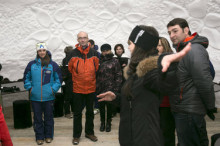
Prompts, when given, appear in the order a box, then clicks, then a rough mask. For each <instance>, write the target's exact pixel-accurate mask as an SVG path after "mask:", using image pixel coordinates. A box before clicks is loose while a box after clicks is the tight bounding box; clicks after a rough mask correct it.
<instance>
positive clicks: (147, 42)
mask: <svg viewBox="0 0 220 146" xmlns="http://www.w3.org/2000/svg"><path fill="white" fill-rule="evenodd" d="M129 40H130V41H132V42H133V43H134V44H135V45H136V46H138V47H140V48H142V49H144V50H146V51H147V50H151V49H152V48H155V47H157V45H158V42H159V37H157V36H153V35H151V34H149V33H148V32H147V31H145V30H143V29H142V28H140V27H139V26H136V27H135V28H134V29H133V30H132V32H131V34H130V36H129Z"/></svg>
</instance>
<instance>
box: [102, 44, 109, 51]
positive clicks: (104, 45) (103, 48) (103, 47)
mask: <svg viewBox="0 0 220 146" xmlns="http://www.w3.org/2000/svg"><path fill="white" fill-rule="evenodd" d="M111 49H112V48H111V46H110V45H109V44H103V45H102V46H101V51H108V50H111Z"/></svg>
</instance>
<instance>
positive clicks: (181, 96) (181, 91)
mask: <svg viewBox="0 0 220 146" xmlns="http://www.w3.org/2000/svg"><path fill="white" fill-rule="evenodd" d="M182 99H183V87H182V88H181V90H180V100H182Z"/></svg>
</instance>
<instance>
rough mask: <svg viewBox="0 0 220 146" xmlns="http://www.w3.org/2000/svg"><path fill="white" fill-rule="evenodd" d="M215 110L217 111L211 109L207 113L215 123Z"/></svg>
mask: <svg viewBox="0 0 220 146" xmlns="http://www.w3.org/2000/svg"><path fill="white" fill-rule="evenodd" d="M214 110H215V109H210V110H208V111H207V115H208V117H209V118H210V119H211V120H213V121H214V120H215V115H214Z"/></svg>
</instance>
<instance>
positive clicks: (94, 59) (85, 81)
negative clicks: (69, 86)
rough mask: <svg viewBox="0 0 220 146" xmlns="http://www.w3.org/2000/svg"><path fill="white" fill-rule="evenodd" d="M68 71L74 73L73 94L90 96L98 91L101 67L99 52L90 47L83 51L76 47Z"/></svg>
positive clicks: (71, 55)
mask: <svg viewBox="0 0 220 146" xmlns="http://www.w3.org/2000/svg"><path fill="white" fill-rule="evenodd" d="M70 57H71V59H70V60H69V63H68V69H69V71H70V73H72V81H73V92H74V93H81V94H89V93H93V92H95V91H96V72H97V70H98V67H99V58H98V54H97V51H96V50H94V49H90V45H89V46H88V47H87V48H85V49H83V48H82V47H81V46H79V44H77V45H76V49H74V50H73V51H72V52H71V54H70Z"/></svg>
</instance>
